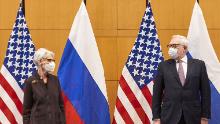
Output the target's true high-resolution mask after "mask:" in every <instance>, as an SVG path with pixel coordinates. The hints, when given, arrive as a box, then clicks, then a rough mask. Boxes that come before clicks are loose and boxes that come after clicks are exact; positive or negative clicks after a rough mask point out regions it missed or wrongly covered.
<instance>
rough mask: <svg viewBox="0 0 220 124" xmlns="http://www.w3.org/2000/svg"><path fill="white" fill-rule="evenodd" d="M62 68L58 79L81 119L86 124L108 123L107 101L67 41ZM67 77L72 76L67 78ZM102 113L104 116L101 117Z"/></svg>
mask: <svg viewBox="0 0 220 124" xmlns="http://www.w3.org/2000/svg"><path fill="white" fill-rule="evenodd" d="M62 62H63V63H62ZM60 66H62V68H59V72H58V77H59V79H60V81H61V87H62V89H63V91H64V93H65V95H66V96H67V97H68V99H69V100H70V101H71V103H72V105H73V107H74V108H75V109H76V111H77V113H78V114H79V115H80V117H81V119H82V120H83V121H84V122H85V123H86V124H87V123H90V122H91V121H92V122H94V123H98V122H99V123H107V122H105V121H108V119H107V120H106V118H108V115H107V114H109V112H108V103H107V100H106V99H105V97H104V95H103V93H102V92H101V90H100V89H99V87H98V86H97V84H96V83H95V81H94V79H93V77H92V76H91V75H90V72H89V70H88V69H87V67H86V66H85V64H84V62H83V61H82V60H81V58H80V56H79V55H78V53H77V51H76V50H75V48H74V47H73V45H72V43H71V42H70V40H68V41H67V44H66V47H65V49H64V53H63V56H62V60H61V64H60ZM67 68H68V69H67ZM66 75H72V76H71V77H67V76H66ZM73 91H74V93H73ZM85 96H89V97H85ZM94 99H95V100H94ZM97 102H98V103H99V105H98V106H97ZM88 103H89V104H88ZM100 111H102V112H103V113H104V114H101V115H100V113H99V112H100Z"/></svg>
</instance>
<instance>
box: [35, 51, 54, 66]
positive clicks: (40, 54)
mask: <svg viewBox="0 0 220 124" xmlns="http://www.w3.org/2000/svg"><path fill="white" fill-rule="evenodd" d="M47 57H53V58H54V53H53V52H52V51H49V50H47V49H45V48H39V49H38V50H37V51H35V53H34V58H33V62H34V64H35V65H36V66H39V64H40V60H41V59H44V58H47Z"/></svg>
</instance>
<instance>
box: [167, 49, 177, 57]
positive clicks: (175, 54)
mask: <svg viewBox="0 0 220 124" xmlns="http://www.w3.org/2000/svg"><path fill="white" fill-rule="evenodd" d="M177 51H178V50H177V48H172V47H171V48H169V51H168V54H169V56H170V57H171V58H172V59H176V58H177V57H178V54H177Z"/></svg>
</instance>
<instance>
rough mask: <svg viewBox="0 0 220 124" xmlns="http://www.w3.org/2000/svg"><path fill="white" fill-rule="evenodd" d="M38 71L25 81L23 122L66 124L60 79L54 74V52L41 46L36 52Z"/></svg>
mask: <svg viewBox="0 0 220 124" xmlns="http://www.w3.org/2000/svg"><path fill="white" fill-rule="evenodd" d="M33 61H34V63H35V64H36V66H37V73H36V74H34V75H33V76H31V77H29V78H28V79H27V80H26V81H25V90H24V103H23V123H24V124H65V115H64V104H63V99H62V95H61V90H60V84H59V80H58V78H57V77H56V76H54V75H52V74H51V72H53V71H54V68H55V62H54V53H53V52H51V51H49V50H47V49H44V48H40V49H38V50H37V51H36V52H35V54H34V59H33Z"/></svg>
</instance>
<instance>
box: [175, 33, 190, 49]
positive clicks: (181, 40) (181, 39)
mask: <svg viewBox="0 0 220 124" xmlns="http://www.w3.org/2000/svg"><path fill="white" fill-rule="evenodd" d="M171 41H178V42H179V43H180V44H181V45H183V46H185V47H186V48H188V46H189V40H188V39H187V38H186V37H184V36H181V35H173V36H172V39H171Z"/></svg>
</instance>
